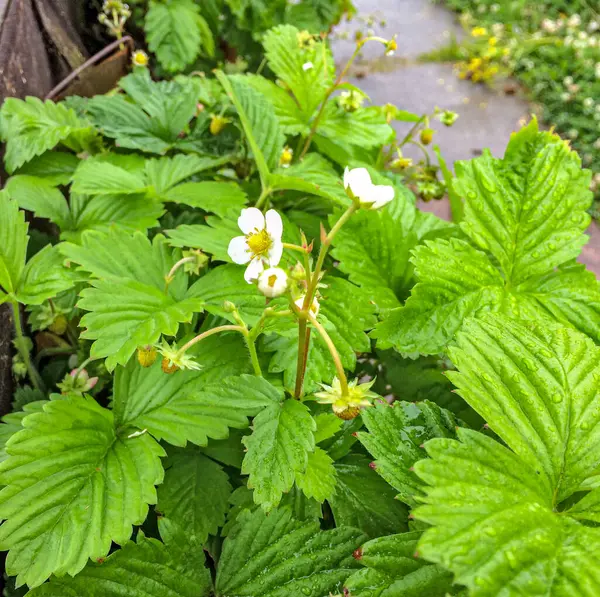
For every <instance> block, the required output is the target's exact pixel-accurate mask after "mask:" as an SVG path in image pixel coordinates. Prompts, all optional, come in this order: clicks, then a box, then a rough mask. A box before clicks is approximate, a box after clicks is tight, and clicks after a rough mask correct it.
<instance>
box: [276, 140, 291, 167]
mask: <svg viewBox="0 0 600 597" xmlns="http://www.w3.org/2000/svg"><path fill="white" fill-rule="evenodd" d="M293 158H294V150H293V149H292V148H291V147H288V146H287V145H286V146H285V147H284V148H283V149H282V150H281V155H280V156H279V165H280V166H281V167H282V168H289V167H290V164H291V163H292V159H293Z"/></svg>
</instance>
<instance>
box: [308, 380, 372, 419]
mask: <svg viewBox="0 0 600 597" xmlns="http://www.w3.org/2000/svg"><path fill="white" fill-rule="evenodd" d="M374 383H375V380H372V381H370V382H368V383H363V384H360V385H359V384H358V380H357V379H354V380H352V381H351V382H349V383H348V394H347V395H346V396H344V395H342V387H341V385H340V380H339V379H338V378H337V377H334V379H333V382H332V383H331V385H330V386H328V385H326V384H321V388H322V389H323V391H322V392H316V393H315V398H317V401H318V402H319V404H331V408H332V409H333V412H334V414H335V415H337V416H338V417H339V418H340V419H345V420H348V419H354V418H355V417H356V416H358V414H359V413H360V410H361V409H362V408H366V407H368V406H371V405H372V401H373V400H374V399H375V398H378V397H379V396H378V395H377V394H376V393H375V392H371V386H372V385H373V384H374Z"/></svg>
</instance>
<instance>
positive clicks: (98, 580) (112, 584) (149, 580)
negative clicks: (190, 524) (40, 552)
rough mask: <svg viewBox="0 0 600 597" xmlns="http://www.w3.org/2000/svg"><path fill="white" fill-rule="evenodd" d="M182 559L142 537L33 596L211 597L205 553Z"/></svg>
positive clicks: (45, 585)
mask: <svg viewBox="0 0 600 597" xmlns="http://www.w3.org/2000/svg"><path fill="white" fill-rule="evenodd" d="M190 552H191V553H190V554H187V553H186V556H187V557H186V558H185V559H182V558H181V557H180V553H179V551H178V550H176V551H175V552H174V549H173V546H172V545H169V546H166V545H163V544H162V543H161V542H160V541H157V540H156V539H151V538H149V537H148V538H147V537H142V536H139V538H138V540H137V543H133V542H130V543H127V544H126V545H124V546H123V547H122V548H121V549H118V550H117V551H115V552H114V553H112V554H111V555H110V556H108V557H107V558H106V560H103V561H101V562H91V563H89V564H88V565H87V566H86V567H85V568H84V569H83V570H82V571H81V572H80V573H79V574H78V575H77V576H75V577H74V578H70V577H67V578H53V579H52V580H51V581H50V582H48V583H46V584H44V585H42V586H41V587H37V588H36V589H34V590H32V591H30V592H29V593H28V595H29V596H30V597H75V596H76V595H86V596H87V597H208V596H209V595H210V594H211V589H212V581H211V578H210V572H209V571H208V569H207V568H206V567H205V565H204V553H203V551H202V550H199V549H196V550H195V553H194V552H192V551H191V550H190Z"/></svg>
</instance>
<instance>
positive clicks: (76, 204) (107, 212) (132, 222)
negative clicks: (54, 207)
mask: <svg viewBox="0 0 600 597" xmlns="http://www.w3.org/2000/svg"><path fill="white" fill-rule="evenodd" d="M69 201H70V207H71V214H72V217H73V224H72V227H70V228H69V229H67V230H62V231H61V238H63V239H64V240H68V241H70V242H73V243H80V242H81V238H82V235H83V233H85V232H86V231H87V230H96V231H100V232H109V231H110V229H111V228H112V229H114V228H117V227H118V228H121V229H123V230H124V231H126V232H129V233H132V232H135V231H138V230H139V231H141V232H146V230H147V229H148V228H153V227H155V226H158V218H160V217H161V216H162V215H163V213H164V209H163V206H162V204H161V203H158V202H157V203H153V202H150V201H148V199H147V198H146V196H145V195H97V196H96V197H89V196H84V195H77V194H74V193H72V194H71V196H70V198H69Z"/></svg>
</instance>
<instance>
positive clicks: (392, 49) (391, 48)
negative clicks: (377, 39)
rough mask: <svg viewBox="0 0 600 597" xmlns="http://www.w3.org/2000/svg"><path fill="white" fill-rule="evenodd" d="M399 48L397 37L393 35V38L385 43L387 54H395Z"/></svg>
mask: <svg viewBox="0 0 600 597" xmlns="http://www.w3.org/2000/svg"><path fill="white" fill-rule="evenodd" d="M397 49H398V44H397V43H396V38H395V37H392V39H390V41H388V42H387V43H386V44H385V55H386V56H393V55H394V54H395V53H396V50H397Z"/></svg>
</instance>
